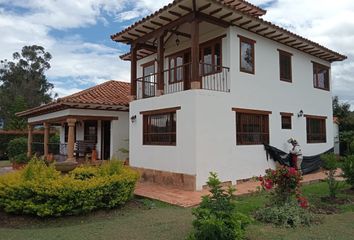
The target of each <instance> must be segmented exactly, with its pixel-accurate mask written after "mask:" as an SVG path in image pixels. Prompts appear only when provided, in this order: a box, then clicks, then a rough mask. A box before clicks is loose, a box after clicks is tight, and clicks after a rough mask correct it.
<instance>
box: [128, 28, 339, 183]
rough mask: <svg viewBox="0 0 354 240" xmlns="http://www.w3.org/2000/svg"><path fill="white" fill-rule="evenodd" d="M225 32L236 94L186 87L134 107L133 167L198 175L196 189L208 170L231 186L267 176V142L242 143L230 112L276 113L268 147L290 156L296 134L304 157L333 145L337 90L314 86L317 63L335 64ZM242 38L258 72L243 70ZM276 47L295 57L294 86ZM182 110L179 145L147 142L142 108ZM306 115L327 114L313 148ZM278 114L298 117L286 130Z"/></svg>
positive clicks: (225, 49)
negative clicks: (283, 76) (250, 43)
mask: <svg viewBox="0 0 354 240" xmlns="http://www.w3.org/2000/svg"><path fill="white" fill-rule="evenodd" d="M226 33H227V36H226V37H225V38H224V39H223V46H222V49H223V61H222V62H223V65H224V66H227V67H230V88H231V91H230V93H225V92H214V91H207V90H188V91H184V92H179V93H174V94H168V95H163V96H160V97H154V98H149V99H141V100H137V101H133V102H132V103H131V104H130V116H134V115H136V116H137V119H136V122H134V123H131V125H130V126H131V127H130V128H131V130H130V149H131V155H130V156H131V164H132V165H133V166H136V167H144V168H150V169H158V170H163V171H171V172H178V173H186V174H195V175H197V189H200V188H201V187H202V186H203V185H204V184H205V182H206V180H207V177H208V176H209V172H210V171H215V172H217V173H218V175H219V177H220V178H221V180H222V181H230V180H231V181H233V182H235V180H237V179H244V178H249V177H252V176H255V175H259V174H263V173H264V170H265V169H267V168H270V167H274V162H273V160H269V161H267V160H266V154H265V151H264V149H263V146H262V145H251V146H240V145H236V120H235V112H233V111H232V110H231V109H232V108H246V109H254V110H266V111H271V112H272V113H271V114H270V115H269V128H270V144H271V145H273V146H275V147H277V148H280V149H282V150H284V151H288V144H287V143H286V141H287V140H288V139H289V138H290V137H294V138H296V139H297V140H298V142H299V143H300V145H301V147H302V150H303V154H304V155H314V154H319V153H322V152H324V151H326V150H328V149H330V148H332V147H333V122H332V98H331V92H329V91H324V90H320V89H316V88H314V87H313V77H312V71H313V67H312V62H311V61H315V62H318V63H321V64H324V65H327V66H329V63H327V62H324V61H322V60H320V59H317V58H315V57H312V56H310V55H307V54H305V53H302V52H300V51H297V50H295V49H292V48H289V47H286V46H284V45H281V44H279V43H276V42H273V41H271V40H268V39H265V38H262V37H260V36H258V35H255V34H252V33H249V32H247V31H244V30H242V29H239V28H236V27H230V28H229V29H227V31H226ZM238 34H240V35H242V36H244V37H247V38H251V39H253V40H255V41H256V44H255V74H254V75H253V74H247V73H243V72H240V71H239V38H238V37H237V35H238ZM215 36H218V35H215ZM201 41H203V38H202V39H201ZM277 49H281V50H284V51H288V52H290V53H292V54H293V56H292V83H288V82H283V81H280V79H279V52H278V50H277ZM168 51H172V50H169V49H166V52H168ZM151 58H152V59H153V56H152V57H151ZM150 60H151V59H144V60H142V61H141V63H143V62H144V61H146V62H147V61H150ZM138 66H140V65H139V64H138ZM138 69H140V70H139V71H141V68H140V67H139V68H138ZM139 74H141V72H140V73H139ZM176 106H181V110H178V111H177V145H176V146H168V147H167V146H144V145H142V116H141V114H140V111H146V110H155V109H161V108H169V107H176ZM300 110H302V111H303V112H304V114H308V115H318V116H326V117H327V120H326V133H327V134H326V135H327V141H326V143H319V144H307V141H306V118H305V117H298V116H297V114H298V113H299V111H300ZM280 112H289V113H293V114H294V116H293V117H292V129H291V130H283V129H281V116H280Z"/></svg>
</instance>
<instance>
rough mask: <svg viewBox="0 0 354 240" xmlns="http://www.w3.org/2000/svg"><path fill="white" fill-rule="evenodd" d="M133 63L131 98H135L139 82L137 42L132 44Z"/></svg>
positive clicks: (131, 65) (131, 70) (131, 67)
mask: <svg viewBox="0 0 354 240" xmlns="http://www.w3.org/2000/svg"><path fill="white" fill-rule="evenodd" d="M130 52H131V64H130V78H131V86H130V95H131V98H132V99H131V100H135V99H136V96H137V83H136V63H137V47H136V45H135V44H132V45H131V48H130Z"/></svg>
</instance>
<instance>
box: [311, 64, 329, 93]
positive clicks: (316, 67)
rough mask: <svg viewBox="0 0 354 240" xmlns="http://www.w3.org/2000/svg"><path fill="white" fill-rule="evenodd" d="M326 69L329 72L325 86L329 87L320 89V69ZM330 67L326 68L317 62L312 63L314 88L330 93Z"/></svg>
mask: <svg viewBox="0 0 354 240" xmlns="http://www.w3.org/2000/svg"><path fill="white" fill-rule="evenodd" d="M321 68H322V69H325V70H327V74H326V76H327V79H325V85H326V84H327V86H328V87H324V88H322V87H319V79H318V72H319V69H321ZM330 69H331V68H330V67H328V66H326V65H323V64H320V63H317V62H313V61H312V81H313V87H314V88H317V89H321V90H325V91H330V88H331V87H330V82H331V81H330ZM315 74H316V79H314V75H315Z"/></svg>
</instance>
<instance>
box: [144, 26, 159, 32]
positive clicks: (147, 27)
mask: <svg viewBox="0 0 354 240" xmlns="http://www.w3.org/2000/svg"><path fill="white" fill-rule="evenodd" d="M143 28H146V29H149V30H151V31H155V30H156V28H153V27H149V26H146V25H143Z"/></svg>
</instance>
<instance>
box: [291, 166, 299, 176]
mask: <svg viewBox="0 0 354 240" xmlns="http://www.w3.org/2000/svg"><path fill="white" fill-rule="evenodd" d="M289 173H290V175H294V176H295V175H296V174H297V170H296V169H295V168H293V167H291V168H289Z"/></svg>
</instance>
